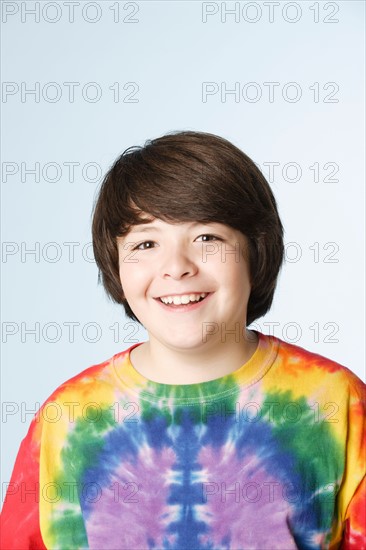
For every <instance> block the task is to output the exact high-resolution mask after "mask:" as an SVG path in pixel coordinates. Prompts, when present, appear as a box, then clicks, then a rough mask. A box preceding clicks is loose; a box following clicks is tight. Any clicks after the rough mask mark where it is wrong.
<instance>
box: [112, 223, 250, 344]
mask: <svg viewBox="0 0 366 550" xmlns="http://www.w3.org/2000/svg"><path fill="white" fill-rule="evenodd" d="M117 245H118V254H119V275H120V280H121V284H122V288H123V290H124V294H125V297H126V299H127V301H128V303H129V305H130V307H131V309H132V311H133V312H134V314H135V315H136V317H137V318H138V319H139V320H140V322H141V323H142V324H143V326H144V327H145V328H146V330H147V331H148V333H149V338H150V340H151V339H152V338H155V339H156V340H158V341H159V342H160V343H161V344H163V345H165V346H167V347H169V348H171V349H181V350H183V349H184V350H188V349H191V350H192V349H194V348H199V347H201V346H203V345H207V344H206V343H207V342H208V343H209V345H212V344H213V343H214V344H219V343H224V342H238V341H239V339H240V338H242V337H243V334H245V325H246V323H245V320H246V310H247V303H248V300H249V295H250V277H249V265H248V261H247V260H246V259H245V258H246V257H247V253H246V250H247V248H246V247H247V239H246V237H245V236H244V235H243V234H242V233H241V232H240V231H238V230H235V229H232V228H231V227H229V226H227V225H224V224H222V223H216V222H210V223H209V224H202V223H197V222H182V223H179V224H170V223H166V222H164V221H162V220H160V219H157V218H155V219H154V220H153V221H152V222H150V223H146V224H142V225H135V226H133V227H131V229H130V232H129V233H128V234H127V235H125V236H124V237H118V238H117ZM197 293H198V294H200V293H209V294H208V295H207V296H206V297H205V298H204V299H203V300H202V302H200V303H197V302H194V304H195V305H193V307H192V306H190V305H180V306H178V307H174V306H169V305H165V304H164V303H162V302H161V300H160V297H168V296H172V297H174V296H175V297H177V295H191V294H197ZM190 303H191V302H190ZM243 330H244V333H243ZM230 331H231V332H232V333H233V332H234V333H233V334H230Z"/></svg>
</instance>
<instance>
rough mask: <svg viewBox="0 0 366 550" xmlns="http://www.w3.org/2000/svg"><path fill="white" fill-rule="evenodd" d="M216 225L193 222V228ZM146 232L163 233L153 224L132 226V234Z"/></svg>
mask: <svg viewBox="0 0 366 550" xmlns="http://www.w3.org/2000/svg"><path fill="white" fill-rule="evenodd" d="M182 223H183V222H182ZM215 223H217V222H208V223H203V222H192V224H191V227H196V226H197V225H206V226H208V225H213V224H215ZM136 228H137V229H136ZM146 231H161V228H160V227H156V226H155V225H151V224H138V225H134V226H132V228H131V230H130V233H145V232H146Z"/></svg>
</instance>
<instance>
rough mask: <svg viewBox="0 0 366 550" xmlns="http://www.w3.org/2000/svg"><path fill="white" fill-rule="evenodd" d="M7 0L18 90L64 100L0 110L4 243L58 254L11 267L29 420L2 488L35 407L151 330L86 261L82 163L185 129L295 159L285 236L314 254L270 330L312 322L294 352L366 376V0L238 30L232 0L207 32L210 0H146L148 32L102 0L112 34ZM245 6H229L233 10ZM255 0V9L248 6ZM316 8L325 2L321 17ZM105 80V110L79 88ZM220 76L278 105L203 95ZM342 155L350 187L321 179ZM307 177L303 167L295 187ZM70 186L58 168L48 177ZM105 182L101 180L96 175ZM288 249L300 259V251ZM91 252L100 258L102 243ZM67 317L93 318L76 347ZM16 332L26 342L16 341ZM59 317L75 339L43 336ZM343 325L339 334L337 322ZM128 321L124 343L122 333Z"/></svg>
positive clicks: (13, 435)
mask: <svg viewBox="0 0 366 550" xmlns="http://www.w3.org/2000/svg"><path fill="white" fill-rule="evenodd" d="M2 4H3V10H4V6H5V5H8V6H9V5H10V4H12V5H16V7H18V8H19V11H18V13H16V14H14V15H12V16H10V15H9V17H8V18H7V20H6V22H3V24H2V32H3V38H2V47H3V53H2V66H3V69H2V78H3V82H8V83H9V82H16V83H18V84H19V86H20V83H21V82H26V83H27V86H28V87H31V86H32V85H34V83H35V82H39V83H40V87H41V89H43V87H44V85H45V84H46V83H48V82H57V83H59V85H60V86H61V88H62V90H63V95H62V97H61V98H60V100H59V101H58V102H55V103H51V102H47V101H45V100H44V99H43V98H42V97H41V98H40V102H39V103H36V102H35V101H34V99H33V97H30V96H28V97H27V100H26V101H25V102H22V101H21V97H20V93H18V94H15V95H12V96H6V98H5V100H4V98H3V103H2V104H1V106H2V117H3V123H2V136H3V142H2V162H3V168H4V162H7V163H10V162H13V163H15V165H16V166H18V167H19V172H18V173H17V174H15V175H14V176H9V177H8V178H7V181H4V179H5V178H3V180H2V199H3V200H2V205H3V206H2V241H3V247H4V243H5V246H11V245H6V243H16V244H15V245H14V246H19V249H20V248H21V246H22V245H21V243H22V242H23V243H26V245H25V246H26V247H27V248H28V249H29V248H34V246H35V243H39V246H40V250H41V254H40V257H39V260H40V261H39V262H36V261H35V258H34V255H33V256H32V255H27V256H26V257H25V260H26V261H21V254H20V252H19V253H17V254H14V255H7V256H4V255H3V256H2V264H1V268H2V276H3V279H2V280H3V285H2V297H1V298H2V306H1V314H2V329H3V340H2V342H3V344H2V399H3V401H4V403H5V407H7V409H8V410H9V407H11V405H9V403H10V404H11V403H13V404H14V405H13V407H14V412H15V411H16V410H17V411H18V412H15V414H13V415H11V416H7V417H6V418H4V419H3V423H2V442H1V443H2V449H3V452H2V462H3V463H2V479H3V481H8V480H9V479H10V474H11V470H12V466H13V463H14V460H15V456H16V453H17V450H18V447H19V444H20V441H21V439H22V437H24V435H25V434H26V431H27V429H28V426H29V423H30V421H31V418H32V414H31V413H28V414H25V415H24V412H25V410H26V409H34V408H35V407H36V408H37V407H38V406H39V405H40V404H41V403H42V402H43V401H44V400H45V399H46V398H47V397H48V396H49V395H50V393H51V392H52V391H53V390H54V389H55V388H56V387H57V386H58V385H59V384H60V383H62V382H63V381H65V380H66V379H68V378H70V377H71V376H73V375H75V374H76V373H78V372H80V371H81V370H83V369H85V368H87V367H89V366H91V365H93V364H97V363H99V362H101V361H104V360H106V359H108V358H109V357H111V356H112V355H113V354H115V353H117V352H119V351H122V350H124V349H127V348H128V347H130V346H131V345H132V343H133V342H134V341H138V340H139V341H143V340H145V339H146V337H147V335H146V333H145V331H144V330H143V329H142V327H140V328H139V329H138V331H136V334H135V336H133V337H132V338H131V337H129V336H128V335H130V334H131V332H132V331H133V330H134V325H133V324H128V325H126V324H125V323H126V320H125V318H124V317H123V313H122V310H121V308H120V306H117V305H114V304H112V302H109V301H108V299H107V298H106V296H105V293H104V290H103V288H102V286H97V269H96V266H95V264H94V263H93V262H90V261H86V260H85V259H84V258H83V255H82V253H81V249H82V248H83V246H85V245H86V244H87V243H90V242H91V232H90V222H91V211H92V206H93V201H94V198H95V196H96V192H97V189H98V187H99V181H94V182H90V181H85V179H83V177H82V172H81V166H84V165H85V164H87V163H96V164H97V165H99V166H100V167H101V170H102V171H103V173H104V172H105V171H106V170H107V169H108V168H109V166H110V165H111V163H112V162H113V161H114V159H115V158H116V157H117V155H119V154H120V153H121V152H122V151H123V150H124V149H125V148H127V147H128V146H130V145H140V144H143V142H144V141H145V140H146V139H147V138H154V137H157V136H159V135H162V134H164V133H166V132H168V131H172V130H183V129H190V130H200V131H207V132H212V133H215V134H219V135H222V136H223V137H226V138H227V139H229V140H231V141H232V142H233V143H235V144H236V145H237V146H239V147H240V148H242V149H243V150H244V151H245V152H246V153H247V154H248V155H249V156H250V157H251V158H253V160H254V161H255V162H256V163H257V164H259V165H260V166H261V168H262V169H263V170H264V173H265V174H266V175H267V176H268V168H266V167H265V166H264V163H266V162H279V163H281V168H280V169H279V168H277V171H276V173H275V174H276V177H275V180H274V182H273V183H272V188H273V190H274V193H275V195H276V197H277V200H278V205H279V210H280V215H281V217H282V220H283V223H284V226H285V230H286V235H285V242H286V243H291V242H295V243H297V245H296V248H297V250H300V251H301V258H300V259H299V261H298V262H296V263H294V262H291V261H289V262H287V264H286V265H285V267H284V269H283V271H282V274H281V278H280V282H279V286H278V290H277V293H276V297H275V302H274V305H273V308H272V310H271V312H270V313H269V314H268V315H267V316H266V317H265V318H263V319H260V320H259V326H260V328H261V330H263V332H267V333H268V332H269V329H268V326H267V327H266V326H265V325H264V322H266V321H267V322H277V323H280V326H276V330H275V335H276V336H279V337H280V338H284V339H286V334H284V331H285V329H284V327H285V326H286V323H296V326H299V327H300V328H301V338H299V339H298V340H297V341H295V342H294V343H296V344H298V345H300V346H302V347H305V348H307V349H310V350H311V351H314V352H317V353H320V354H322V355H325V356H327V357H330V358H332V359H334V360H336V361H338V362H340V363H342V364H344V365H346V366H348V367H349V368H350V369H351V370H352V371H354V372H355V373H356V374H358V375H359V376H360V377H362V378H363V377H364V364H365V363H364V333H365V325H364V285H363V282H364V250H365V242H364V221H363V220H364V207H363V204H364V147H365V142H364V122H363V121H364V116H365V113H364V103H363V99H364V89H365V87H364V62H365V59H364V53H363V52H364V30H363V25H364V11H365V4H364V2H362V1H359V2H357V1H347V2H333V3H332V2H331V3H329V2H328V3H326V2H318V3H317V2H297V3H292V4H296V6H300V9H301V17H300V19H299V21H298V22H296V23H290V22H288V21H286V20H285V18H284V16H283V15H282V10H283V9H287V10H288V11H287V12H285V13H286V14H287V18H290V19H291V18H292V19H293V18H294V15H295V10H296V9H299V8H296V6H294V7H292V8H291V6H287V8H284V6H285V5H286V4H289V3H288V2H281V4H280V6H279V7H276V9H275V18H274V21H273V22H272V23H271V22H269V16H268V14H269V11H268V10H269V8H268V7H266V6H265V4H263V3H262V2H256V3H252V4H256V6H257V9H259V8H258V6H259V7H260V8H261V10H262V17H261V18H260V19H259V21H258V22H256V23H249V22H247V21H245V19H244V18H243V15H242V13H241V16H240V20H239V22H237V23H236V22H235V19H234V16H229V15H228V16H227V20H226V22H222V21H221V19H220V15H221V13H220V6H221V3H211V9H217V10H218V13H217V14H216V15H212V16H209V17H208V18H207V22H206V23H203V22H202V9H203V6H202V3H201V2H195V1H193V2H156V1H152V2H138V3H137V4H136V5H137V6H138V12H137V13H136V14H135V15H134V18H135V19H137V20H138V22H136V23H127V22H123V21H120V22H119V23H114V22H113V12H112V11H111V9H110V7H111V6H112V5H115V4H116V3H115V2H109V1H105V2H100V3H99V8H100V10H101V13H102V16H101V18H100V20H99V21H98V22H96V23H90V22H88V21H85V20H83V18H82V17H81V6H84V5H85V4H86V3H85V2H81V3H80V6H79V7H78V8H76V7H75V21H74V23H70V22H69V21H68V11H67V10H66V7H65V6H64V5H63V2H58V3H57V4H58V6H59V7H60V9H61V13H62V17H61V19H60V21H58V22H57V23H49V22H47V21H45V19H44V17H41V20H40V22H39V23H36V22H34V17H32V16H29V15H27V16H25V22H22V21H21V9H22V4H23V5H24V4H26V6H27V8H30V7H32V6H33V7H34V4H35V3H34V2H27V3H25V2H11V3H9V2H3V3H2ZM53 4H55V3H53ZM130 4H131V3H130ZM234 4H235V3H234V2H228V3H227V4H226V5H227V7H228V8H233V7H234ZM246 4H248V2H244V3H243V2H242V3H240V9H241V10H242V9H243V7H244V8H245V5H246ZM290 4H291V3H290ZM326 4H328V8H326V7H325V6H326ZM329 4H330V5H331V7H330V8H329ZM44 5H45V3H44V2H41V6H42V7H44ZM311 6H317V7H318V8H319V22H318V23H315V22H314V9H315V8H313V9H311ZM334 6H336V7H339V11H338V13H337V14H336V15H334V16H333V19H339V21H338V22H337V23H325V22H324V18H325V17H326V16H331V12H332V11H333V7H334ZM124 8H125V9H124ZM7 9H11V8H7ZM53 9H54V11H52V7H51V8H49V11H48V12H47V14H48V15H47V14H46V16H47V17H49V18H54V17H55V14H56V13H57V12H56V9H55V8H53ZM89 9H90V11H88V12H87V16H88V17H89V18H93V17H94V13H96V12H93V8H92V7H91V8H89ZM133 9H134V6H133V4H132V7H131V5H130V6H127V5H126V3H123V2H122V3H120V10H121V11H120V14H121V19H122V18H125V17H126V16H128V14H129V13H131V12H132V10H133ZM245 9H249V8H248V6H247V8H245ZM254 9H256V8H255V6H254V7H253V8H250V9H249V11H248V12H247V15H248V18H251V19H253V17H254V15H255V12H254ZM251 10H252V11H251ZM3 16H4V12H3ZM72 81H73V82H79V83H80V86H79V87H78V88H76V95H75V102H74V103H70V102H68V101H67V88H66V86H64V85H63V84H62V83H63V82H72ZM88 82H97V83H98V85H99V86H100V88H101V90H102V97H101V99H100V101H98V102H95V103H90V102H88V101H86V100H84V99H83V97H82V96H81V93H80V89H81V88H82V87H83V86H84V85H85V84H86V83H88ZM115 82H119V83H120V87H121V92H122V93H123V97H125V96H126V95H127V94H128V92H130V91H131V89H132V88H128V89H127V90H123V85H125V84H126V83H128V82H135V83H137V85H138V87H139V90H138V93H137V94H136V96H135V98H137V99H138V102H135V103H127V102H119V103H115V102H113V94H112V91H111V90H110V89H109V87H110V86H112V85H113V84H114V83H115ZM203 82H216V83H218V85H220V83H222V82H226V84H227V88H232V87H233V86H234V85H235V82H239V83H240V84H239V85H240V89H242V87H243V86H244V85H245V84H246V83H248V82H256V83H258V85H260V87H261V90H262V93H263V96H262V99H261V100H259V101H258V102H256V103H251V102H248V101H245V100H244V99H243V97H242V96H241V98H240V100H239V102H235V100H234V97H233V96H232V95H231V96H227V97H226V100H225V98H224V101H221V100H220V94H216V95H213V96H209V97H208V98H207V102H203V101H202V83H203ZM265 82H279V83H280V86H279V87H277V88H276V89H275V99H274V101H273V102H270V101H268V87H265V86H264V84H263V83H265ZM288 82H297V83H298V85H299V86H300V87H301V90H302V97H301V99H300V100H299V101H298V102H295V103H291V102H289V101H285V100H284V99H283V97H282V95H281V90H282V89H283V86H284V85H285V84H286V83H288ZM315 82H319V85H320V101H319V102H317V103H316V102H314V95H313V92H312V91H311V90H310V89H309V87H310V86H312V85H313V84H314V83H315ZM328 82H336V83H337V84H338V86H339V91H338V92H337V94H336V95H335V96H334V97H335V98H337V99H338V100H339V101H338V102H337V103H325V102H324V101H323V100H324V98H325V96H326V95H327V94H328V93H329V92H330V91H331V88H329V89H328V90H327V92H325V91H324V90H323V86H324V85H325V84H326V83H328ZM3 85H4V84H3ZM293 91H294V90H293V89H292V90H290V92H293ZM49 92H50V95H51V90H49ZM251 92H253V89H252V90H251ZM90 93H92V90H90ZM22 162H24V163H26V165H27V166H28V167H31V166H33V165H34V163H36V162H39V163H40V166H41V168H42V167H43V166H44V165H46V164H47V163H50V162H55V163H58V164H59V165H60V166H61V167H62V168H63V170H62V177H61V179H60V180H59V181H58V182H54V183H52V182H49V181H46V180H45V179H44V178H42V177H41V179H40V182H39V183H36V182H35V181H34V177H33V176H30V175H28V176H27V177H26V181H24V182H22V181H21V170H20V168H21V167H20V165H21V163H22ZM65 162H78V163H80V166H79V167H78V168H76V170H75V181H74V182H71V181H69V179H70V178H69V177H68V171H67V167H66V166H65V165H64V163H65ZM289 162H296V163H298V164H299V165H300V166H301V169H302V178H301V179H300V181H298V182H289V181H285V180H284V178H283V177H282V175H281V169H282V167H283V165H286V164H287V163H289ZM315 162H318V163H319V164H320V177H321V181H319V182H318V183H316V182H314V177H313V171H312V170H310V169H309V166H312V165H314V163H315ZM328 162H333V163H336V164H337V165H338V166H339V172H338V173H337V174H336V175H335V177H336V178H338V179H339V182H324V181H322V180H324V177H325V176H326V175H327V174H328V175H329V174H330V170H329V169H328V170H324V169H323V168H322V167H323V166H324V164H325V163H328ZM7 166H8V165H7ZM293 174H294V173H293V172H291V171H289V175H290V177H292V176H293ZM53 175H54V172H52V170H50V172H49V176H50V177H52V176H53ZM88 177H89V179H93V177H94V172H93V171H92V170H90V173H89V176H88ZM50 242H55V243H58V246H59V250H61V257H60V259H59V261H56V262H52V261H47V253H48V258H51V259H52V258H53V257H54V254H55V249H51V248H47V243H50ZM65 242H73V243H80V246H77V247H76V248H75V260H74V262H70V261H69V259H68V251H69V249H68V248H67V246H66V245H64V244H63V243H65ZM330 242H331V243H336V245H337V246H339V251H338V252H337V254H336V255H335V258H336V259H338V260H339V261H338V262H337V263H325V262H324V261H323V260H324V257H325V255H326V252H328V253H329V252H331V248H330V249H328V250H327V251H325V250H323V246H324V245H325V244H326V243H330ZM314 243H319V247H320V261H319V262H315V261H314V251H313V250H311V249H309V247H310V246H312V245H314ZM23 246H24V245H23ZM42 251H43V252H44V254H45V256H46V258H44V257H43V256H42ZM289 253H290V256H291V257H290V260H291V258H293V257H294V253H295V248H294V247H292V248H290V249H289ZM88 254H89V257H92V250H91V248H89V250H88ZM22 322H23V323H25V326H27V327H28V328H30V327H32V326H34V325H35V323H36V322H39V323H40V328H41V336H40V342H39V343H36V342H35V338H34V336H31V335H28V336H26V337H25V338H23V340H25V341H22V338H21V323H22ZM67 322H69V323H70V322H76V323H80V325H79V326H78V327H76V328H75V340H74V342H69V338H68V329H67V327H66V325H64V323H67ZM9 323H14V325H13V326H14V327H17V328H18V332H17V333H16V334H14V335H13V336H9V337H8V339H7V341H6V342H5V336H4V330H6V329H7V327H9V326H10V325H9ZM47 323H57V324H58V325H59V327H60V330H61V336H60V339H59V341H58V342H56V343H51V342H49V341H47V338H48V339H52V338H53V337H55V335H56V333H55V330H52V329H49V332H48V333H47V334H46V338H44V337H42V328H44V326H45V325H46V324H47ZM88 323H98V325H99V327H100V330H101V338H100V339H99V340H98V341H96V342H94V343H92V342H90V341H89V342H88V341H87V340H86V339H85V338H83V337H82V328H83V327H85V325H87V324H88ZM314 323H319V329H320V333H319V342H316V341H315V338H314V330H312V329H310V328H309V327H311V326H314ZM326 323H332V325H328V326H327V327H326V328H324V325H325V324H326ZM117 325H118V326H119V328H120V335H119V340H117V339H115V338H114V332H113V331H112V329H110V328H109V327H111V326H117ZM332 326H337V327H339V330H338V332H337V334H335V335H334V336H333V338H335V339H338V342H333V343H331V342H328V343H327V342H325V339H326V336H330V334H331V328H332ZM124 327H125V328H124ZM135 328H136V327H135ZM95 334H96V332H95V331H93V330H92V328H90V329H89V331H87V335H86V338H87V339H89V340H90V339H93V338H94V336H95ZM287 336H289V338H290V340H291V339H296V338H295V337H296V331H295V332H294V331H293V330H292V329H291V330H289V332H288V333H287ZM37 403H38V405H37ZM22 411H23V417H22V415H21V412H22Z"/></svg>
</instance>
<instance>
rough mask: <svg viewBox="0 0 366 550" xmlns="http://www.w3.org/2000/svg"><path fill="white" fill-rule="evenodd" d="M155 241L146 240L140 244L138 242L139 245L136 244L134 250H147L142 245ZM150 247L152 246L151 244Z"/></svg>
mask: <svg viewBox="0 0 366 550" xmlns="http://www.w3.org/2000/svg"><path fill="white" fill-rule="evenodd" d="M153 242H154V241H144V242H143V243H140V244H138V245H137V246H135V247H134V248H133V249H132V250H146V249H145V248H141V247H142V245H144V244H151V243H153ZM149 248H151V247H150V246H149Z"/></svg>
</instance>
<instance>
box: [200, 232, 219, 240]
mask: <svg viewBox="0 0 366 550" xmlns="http://www.w3.org/2000/svg"><path fill="white" fill-rule="evenodd" d="M200 237H210V238H212V239H216V240H217V241H222V239H221V238H220V237H216V235H211V233H204V234H203V235H200V236H199V237H197V239H199V238H200Z"/></svg>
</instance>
